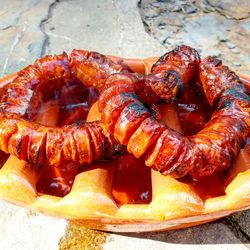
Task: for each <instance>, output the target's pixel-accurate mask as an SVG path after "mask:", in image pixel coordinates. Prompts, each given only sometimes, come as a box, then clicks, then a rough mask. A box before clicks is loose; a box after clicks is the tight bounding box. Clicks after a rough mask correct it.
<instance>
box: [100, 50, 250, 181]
mask: <svg viewBox="0 0 250 250" xmlns="http://www.w3.org/2000/svg"><path fill="white" fill-rule="evenodd" d="M165 61H167V63H164V62H165ZM151 72H152V73H151V75H149V77H148V78H149V79H152V77H153V78H154V77H156V78H157V77H158V76H159V77H161V78H162V76H163V75H165V76H167V75H168V73H169V72H170V73H172V75H173V72H175V75H176V76H179V78H180V79H181V81H182V83H183V84H188V82H189V81H190V79H191V78H192V77H193V75H194V74H195V72H196V73H198V74H197V75H198V77H199V79H200V82H201V87H202V89H203V91H204V94H205V96H206V98H207V100H208V102H209V104H210V105H211V106H213V107H214V108H215V111H214V113H213V115H212V117H211V120H210V121H209V122H208V123H207V124H206V125H205V127H204V128H203V129H202V130H201V131H200V132H199V133H197V134H196V135H193V136H183V135H181V134H180V133H178V132H176V131H174V130H172V129H170V128H168V127H167V126H166V125H164V124H162V123H161V122H159V121H158V120H157V119H156V118H155V117H154V116H153V115H152V114H151V113H150V112H149V110H148V109H147V108H146V107H145V106H144V105H143V103H145V100H144V99H143V98H142V97H141V96H140V94H141V93H138V92H137V91H136V87H133V84H130V82H131V81H132V80H131V79H132V78H133V77H134V76H131V75H129V74H128V73H127V74H126V75H124V74H122V73H121V74H120V73H118V74H115V75H111V76H110V77H109V78H108V79H107V83H106V85H105V88H104V90H103V92H102V93H101V96H100V99H99V110H100V111H101V112H102V121H103V123H104V124H105V127H106V129H107V131H108V132H109V133H110V134H112V135H113V136H114V138H115V140H117V141H118V142H119V143H121V144H124V145H126V146H127V150H128V152H130V153H132V154H133V155H134V156H135V157H138V158H139V157H142V156H143V157H145V163H146V165H147V166H149V167H151V168H153V169H155V170H157V171H160V172H161V173H162V174H164V175H166V174H170V175H172V176H173V177H175V178H180V177H183V176H185V175H187V174H190V175H191V176H193V177H194V178H199V177H202V176H206V175H210V174H212V173H213V172H214V171H215V170H223V169H226V168H227V167H228V166H229V165H230V164H231V162H232V160H233V159H234V158H235V157H236V156H237V154H238V152H239V150H240V148H242V147H243V146H244V144H245V141H246V137H247V134H248V124H247V122H248V121H249V115H250V114H249V113H250V98H249V96H248V95H247V92H246V90H245V88H244V86H243V85H242V83H241V82H240V80H239V77H238V76H237V75H236V74H235V73H234V72H232V71H231V70H230V69H229V68H228V67H226V66H223V65H222V63H221V61H219V60H217V59H216V58H214V57H207V58H205V59H204V60H203V61H201V62H200V59H199V56H198V54H197V52H196V51H195V50H194V49H192V48H190V47H188V46H180V47H178V48H176V49H175V50H174V51H171V52H169V53H167V54H165V55H164V56H162V57H161V58H160V59H159V60H158V62H157V63H156V64H155V65H154V66H153V67H152V70H151ZM145 78H146V79H147V77H145ZM146 82H147V81H146ZM134 85H136V84H134ZM152 85H153V86H154V84H151V86H152ZM124 86H125V87H124ZM131 86H132V87H131ZM156 86H157V85H156ZM124 92H125V93H124ZM110 93H112V94H110ZM162 93H165V92H164V91H163V92H162V91H160V92H158V94H159V96H160V97H163V98H164V95H163V96H162Z"/></svg>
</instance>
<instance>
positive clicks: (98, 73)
mask: <svg viewBox="0 0 250 250" xmlns="http://www.w3.org/2000/svg"><path fill="white" fill-rule="evenodd" d="M126 70H127V68H126V65H125V64H124V63H123V62H122V61H120V62H119V63H117V62H114V61H112V60H110V59H109V58H107V57H105V56H104V55H101V54H99V53H96V52H89V51H84V50H74V51H73V52H72V53H71V55H70V56H67V54H66V53H63V54H62V55H56V56H46V57H44V58H41V59H38V60H36V61H35V63H34V64H33V65H29V66H27V67H26V68H24V69H23V70H21V71H20V72H18V75H17V77H16V78H15V79H14V80H13V81H12V82H10V83H9V84H7V85H6V86H4V88H3V89H1V93H0V95H1V96H0V119H1V120H0V150H3V151H5V152H6V153H10V154H13V155H15V156H17V157H18V158H19V159H22V160H26V161H27V162H29V163H32V164H33V165H38V166H39V165H41V164H43V163H44V162H45V160H47V161H48V162H49V163H50V164H51V165H56V166H57V165H59V164H60V162H61V161H62V160H69V161H78V162H79V163H80V164H89V163H91V162H92V161H95V160H101V159H105V158H108V157H110V156H111V155H112V154H113V153H114V152H116V150H117V147H118V146H117V143H115V142H114V140H112V139H111V137H110V136H109V135H108V134H105V132H104V130H103V128H102V123H101V122H95V123H85V124H83V125H71V126H64V127H61V128H49V127H44V126H41V125H39V124H36V123H34V122H31V121H30V120H32V119H33V118H34V116H35V115H36V114H37V112H38V110H39V107H40V105H41V103H42V101H44V100H46V99H47V98H49V97H50V96H51V94H52V93H53V92H54V90H55V89H60V87H61V86H62V85H63V84H64V83H65V82H69V83H70V82H71V81H73V80H74V79H78V80H80V81H81V82H82V83H83V84H84V85H85V86H88V87H89V86H92V87H94V88H96V89H98V90H101V89H102V88H103V85H104V83H105V81H106V79H107V77H108V76H109V75H110V74H113V73H118V72H122V71H126ZM25 119H27V120H25ZM118 148H119V147H118Z"/></svg>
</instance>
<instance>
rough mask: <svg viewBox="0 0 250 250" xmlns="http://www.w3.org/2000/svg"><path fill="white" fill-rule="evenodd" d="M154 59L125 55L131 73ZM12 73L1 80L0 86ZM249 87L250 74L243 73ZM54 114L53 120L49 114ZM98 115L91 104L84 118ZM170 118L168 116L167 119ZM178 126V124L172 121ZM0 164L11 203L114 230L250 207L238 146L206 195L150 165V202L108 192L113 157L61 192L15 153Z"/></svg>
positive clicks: (171, 225) (196, 220) (249, 176)
mask: <svg viewBox="0 0 250 250" xmlns="http://www.w3.org/2000/svg"><path fill="white" fill-rule="evenodd" d="M155 60H156V58H149V59H145V60H135V59H132V60H126V62H127V63H128V64H129V66H130V68H131V69H132V70H134V71H135V72H140V73H148V72H149V71H150V68H151V66H152V64H153V62H155ZM13 76H14V75H11V76H8V77H6V78H4V79H2V80H1V81H0V87H1V86H2V85H4V84H6V83H7V82H8V81H11V80H12V79H13ZM242 80H243V82H244V84H245V85H246V87H247V88H248V89H249V86H250V84H249V83H250V79H249V78H247V77H242ZM51 106H52V108H51V112H50V115H51V117H50V119H48V117H47V116H46V114H43V113H41V115H40V117H37V119H38V120H39V122H40V123H43V124H44V123H46V122H47V120H49V123H47V125H50V126H53V125H55V123H56V117H57V112H58V110H57V108H56V106H54V108H53V105H51V103H46V104H44V107H43V108H44V109H46V108H48V107H51ZM53 117H55V119H53ZM99 118H100V114H99V113H98V110H97V106H96V105H93V106H92V108H91V110H90V112H89V114H88V118H87V120H88V121H92V120H98V119H99ZM170 123H171V121H170ZM173 126H175V127H176V125H173ZM0 157H1V161H3V162H4V164H3V166H2V168H1V169H0V197H1V198H2V199H4V200H7V201H9V202H11V203H14V204H17V205H20V206H23V207H27V208H29V209H32V210H35V211H39V212H42V213H45V214H48V215H53V216H57V217H62V218H65V219H67V220H70V221H72V222H74V223H78V224H83V225H85V226H87V227H90V228H94V229H101V230H106V231H115V232H139V231H159V230H169V229H177V228H184V227H188V226H194V225H198V224H202V223H206V222H209V221H212V220H215V219H218V218H221V217H223V216H227V215H229V214H231V213H234V212H236V211H241V210H245V209H248V208H250V154H249V151H248V150H247V149H246V148H245V149H243V150H241V152H240V154H239V156H238V158H237V159H236V161H235V162H234V164H233V166H232V167H231V168H230V170H229V171H227V172H226V174H225V175H224V176H223V178H224V184H225V187H224V194H223V195H219V196H217V197H211V198H206V199H204V198H203V197H201V196H200V194H199V192H197V190H196V188H195V186H194V185H192V184H190V183H185V182H183V181H178V180H175V179H173V178H172V177H170V176H163V175H161V174H160V173H158V172H156V171H154V170H151V173H150V174H151V188H152V199H151V201H150V202H149V203H148V204H119V203H118V202H116V201H115V199H114V197H113V195H112V180H113V176H114V171H115V164H116V162H115V161H110V162H102V163H95V164H93V165H92V166H90V167H88V168H87V169H86V170H85V171H83V172H81V173H79V174H77V175H76V177H75V179H74V183H73V185H72V188H71V190H70V192H69V193H68V194H67V195H66V196H64V197H57V196H52V195H47V194H42V193H39V192H38V191H37V189H36V182H37V180H38V175H37V174H36V173H35V172H34V170H33V169H32V167H31V166H30V165H29V164H28V163H26V162H24V161H21V160H18V159H17V158H15V157H14V156H9V157H8V158H7V159H5V156H4V155H0Z"/></svg>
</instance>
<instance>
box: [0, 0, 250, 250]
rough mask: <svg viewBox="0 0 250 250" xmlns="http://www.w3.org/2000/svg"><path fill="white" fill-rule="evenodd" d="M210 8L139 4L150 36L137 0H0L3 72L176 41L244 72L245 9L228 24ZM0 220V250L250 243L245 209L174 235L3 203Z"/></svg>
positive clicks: (136, 52)
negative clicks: (83, 52)
mask: <svg viewBox="0 0 250 250" xmlns="http://www.w3.org/2000/svg"><path fill="white" fill-rule="evenodd" d="M209 3H210V4H208V1H207V2H198V1H178V2H176V1H171V0H170V1H142V2H141V3H140V13H141V16H142V20H143V22H144V24H145V27H146V30H147V31H148V33H149V34H148V33H146V32H145V30H144V26H143V23H142V21H141V17H140V15H139V9H138V8H137V7H136V6H137V1H136V0H126V1H123V0H114V1H112V0H107V1H98V0H85V1H80V0H74V1H52V0H51V1H50V0H43V1H39V0H26V1H19V0H12V1H4V0H0V4H1V6H2V7H1V9H0V35H1V40H0V46H1V49H0V72H1V73H0V75H1V76H3V75H6V74H9V73H11V72H13V71H16V70H19V69H20V68H21V67H23V66H25V65H27V64H29V63H32V62H33V61H34V60H35V58H37V57H40V56H43V55H44V54H48V53H51V54H55V53H61V52H62V51H66V52H69V51H71V50H72V49H74V48H84V49H89V50H97V51H99V52H102V53H107V54H115V55H120V56H124V57H138V58H139V57H148V56H157V55H161V54H162V53H164V51H166V50H167V49H170V48H172V47H173V46H174V45H176V44H179V43H181V42H185V43H188V44H190V45H192V46H194V47H197V48H199V49H200V50H201V51H202V54H203V55H206V54H210V53H212V54H216V55H220V54H221V56H222V58H225V60H226V62H229V63H232V66H233V68H234V69H236V70H237V71H240V72H243V73H244V72H247V70H248V69H249V68H248V67H249V65H250V63H249V62H250V61H249V60H250V59H249V56H248V55H249V43H247V39H248V40H249V33H250V24H249V20H248V19H244V18H248V15H247V12H248V9H247V8H248V5H247V6H246V8H243V10H244V13H243V14H239V13H238V10H236V9H234V8H233V7H231V9H230V8H228V9H227V10H226V11H227V12H226V13H227V14H225V15H227V16H231V17H232V18H233V19H228V17H225V15H224V14H221V12H222V11H223V8H226V7H223V5H219V1H212V0H211V1H209ZM231 6H233V5H231ZM242 16H243V17H242ZM198 17H199V18H198ZM242 18H243V19H242ZM235 19H242V20H235ZM204 25H205V26H206V29H205V27H204ZM237 39H238V40H237ZM161 44H163V45H164V46H165V47H166V48H164V47H163V46H162V45H161ZM247 52H248V54H247ZM229 56H230V57H229ZM226 58H227V59H226ZM247 63H248V64H249V65H248V66H247ZM230 65H231V64H230ZM0 223H1V227H0V249H10V250H13V249H25V250H26V249H51V250H53V249H58V248H59V249H67V250H68V249H70V250H71V249H73V250H75V249H101V248H102V247H103V248H104V249H182V248H185V249H189V248H190V249H194V248H199V249H246V248H247V245H245V244H247V243H249V226H248V225H249V212H244V213H238V214H236V215H234V216H232V217H230V218H229V219H226V220H220V221H218V222H215V223H210V224H206V225H202V226H198V227H194V228H188V229H183V230H177V231H171V232H161V233H144V234H107V233H100V232H98V231H94V230H89V229H86V228H84V227H80V226H72V225H68V226H67V227H66V222H65V221H63V220H57V219H54V218H51V217H47V216H43V215H39V214H36V213H33V212H29V211H28V210H26V209H23V208H19V207H16V206H13V205H10V204H7V203H5V202H1V203H0ZM64 230H65V231H64ZM104 242H105V243H104ZM241 243H244V244H241Z"/></svg>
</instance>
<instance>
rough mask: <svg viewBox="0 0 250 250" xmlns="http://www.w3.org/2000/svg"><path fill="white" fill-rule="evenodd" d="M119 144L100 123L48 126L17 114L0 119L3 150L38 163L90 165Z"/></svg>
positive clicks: (0, 143)
mask: <svg viewBox="0 0 250 250" xmlns="http://www.w3.org/2000/svg"><path fill="white" fill-rule="evenodd" d="M116 145H117V143H116V142H115V141H114V140H113V139H112V138H111V137H110V136H109V135H107V134H106V133H105V131H104V129H103V125H102V123H101V122H89V123H86V124H82V125H68V126H64V127H61V128H59V127H57V128H49V127H46V126H42V125H39V124H37V123H34V122H31V121H27V120H24V119H20V118H19V117H18V116H16V115H7V116H6V115H5V116H2V117H1V120H0V148H1V150H3V151H4V152H6V153H10V154H13V155H15V156H16V157H18V158H19V159H21V160H25V161H27V162H29V163H31V164H33V165H35V166H40V165H41V164H43V163H44V162H45V161H48V163H49V164H50V165H53V166H58V165H59V164H60V162H61V161H77V162H79V163H80V164H89V163H91V162H93V161H94V160H100V159H108V158H110V157H111V156H112V155H113V154H114V153H116V152H117V149H118V148H116Z"/></svg>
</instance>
